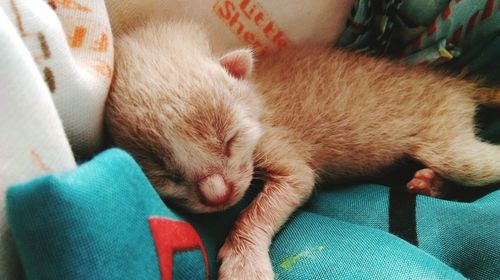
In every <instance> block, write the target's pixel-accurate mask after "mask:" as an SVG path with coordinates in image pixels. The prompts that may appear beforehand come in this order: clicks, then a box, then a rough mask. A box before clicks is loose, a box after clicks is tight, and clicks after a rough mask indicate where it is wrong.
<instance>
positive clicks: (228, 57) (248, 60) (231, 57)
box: [219, 49, 253, 79]
mask: <svg viewBox="0 0 500 280" xmlns="http://www.w3.org/2000/svg"><path fill="white" fill-rule="evenodd" d="M219 62H220V65H222V67H224V69H226V70H227V72H229V74H231V75H232V76H233V77H235V78H237V79H246V78H248V77H249V76H250V74H251V73H252V69H253V55H252V50H250V49H239V50H235V51H231V52H229V53H227V54H225V55H224V56H222V57H221V58H220V59H219Z"/></svg>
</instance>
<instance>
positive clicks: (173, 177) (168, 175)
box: [150, 153, 185, 185]
mask: <svg viewBox="0 0 500 280" xmlns="http://www.w3.org/2000/svg"><path fill="white" fill-rule="evenodd" d="M150 155H151V156H150V159H151V160H152V161H153V162H154V164H155V165H156V166H157V168H158V169H160V170H163V172H162V177H163V178H165V179H167V180H169V181H172V182H173V183H175V184H177V185H180V184H182V183H184V182H185V180H184V176H183V175H182V174H181V172H180V171H177V170H175V169H173V168H172V167H170V166H168V163H166V162H165V161H164V160H163V159H162V158H161V157H160V156H158V155H157V154H155V153H150Z"/></svg>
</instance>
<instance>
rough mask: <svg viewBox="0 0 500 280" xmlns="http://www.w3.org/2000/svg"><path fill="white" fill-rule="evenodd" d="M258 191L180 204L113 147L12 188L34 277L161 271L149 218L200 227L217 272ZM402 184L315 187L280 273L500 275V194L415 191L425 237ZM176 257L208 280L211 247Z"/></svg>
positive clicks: (11, 210)
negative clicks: (206, 206)
mask: <svg viewBox="0 0 500 280" xmlns="http://www.w3.org/2000/svg"><path fill="white" fill-rule="evenodd" d="M258 191H259V189H258V186H255V187H254V188H252V189H251V190H250V191H249V193H248V194H247V195H246V196H245V198H244V199H243V201H242V202H241V203H240V204H239V205H237V206H236V207H234V208H232V209H230V210H228V211H226V212H224V213H214V214H203V215H195V214H187V213H183V212H179V211H177V210H174V211H172V210H170V209H169V208H168V207H167V206H166V205H164V204H163V202H162V201H161V200H160V198H159V197H158V196H157V195H156V193H155V192H154V190H153V188H152V187H151V185H150V184H149V182H148V181H147V180H146V178H145V176H144V175H143V173H142V171H141V170H140V168H139V167H138V165H137V164H136V163H135V161H134V160H133V159H132V158H131V157H130V156H128V155H127V154H126V153H125V152H123V151H121V150H118V149H112V150H109V151H107V152H104V153H103V154H101V155H100V156H98V157H96V158H95V159H93V160H92V161H90V162H88V163H86V164H83V165H82V166H80V167H79V168H78V169H77V170H75V171H72V172H68V173H65V174H60V175H53V176H49V177H43V178H40V179H37V180H35V181H33V182H30V183H27V184H24V185H19V186H14V187H12V188H10V189H9V191H8V196H7V199H8V201H7V202H8V215H9V221H10V223H11V228H12V232H13V236H14V239H15V241H16V245H17V248H18V250H19V253H20V257H21V260H22V263H23V266H24V268H25V270H26V272H27V275H28V277H29V278H30V279H120V278H121V279H159V277H160V274H159V268H158V260H157V256H156V253H155V248H154V245H153V240H152V237H151V232H150V230H149V227H148V225H147V218H148V217H150V216H164V217H170V218H174V219H185V220H187V221H189V222H190V223H192V224H193V226H194V227H195V228H196V230H197V231H198V233H199V234H200V236H201V238H202V240H203V242H204V244H205V248H206V250H207V255H208V259H209V267H210V276H211V278H212V279H215V278H216V271H217V260H216V255H217V250H218V248H219V247H220V246H221V244H222V242H223V240H224V237H225V236H226V234H227V232H228V230H229V229H230V226H231V223H232V222H233V220H234V219H235V218H236V217H237V216H238V214H239V212H240V211H241V210H242V209H243V208H244V207H245V205H247V204H248V202H249V201H250V200H251V199H252V197H253V196H255V194H256V193H257V192H258ZM391 192H392V190H390V189H389V188H388V187H385V186H381V185H358V186H352V187H348V188H340V189H333V190H321V191H318V192H316V193H315V194H314V196H313V197H312V198H311V200H310V201H309V202H308V203H307V204H306V205H305V206H304V207H303V208H301V209H300V210H298V211H297V212H296V213H295V214H294V216H293V217H291V218H290V220H289V221H288V222H287V224H286V225H285V226H284V227H283V229H282V230H281V231H280V232H279V233H278V234H277V236H276V237H275V239H274V240H273V243H272V246H271V251H270V254H271V258H272V263H273V266H274V270H275V272H276V276H277V278H278V279H465V278H470V279H500V258H499V256H500V203H499V201H500V191H496V192H491V193H489V194H487V195H485V196H483V197H482V198H480V199H478V200H476V201H473V202H470V203H464V202H456V201H445V200H440V199H434V198H430V197H425V196H417V197H415V196H413V195H409V196H408V198H409V199H412V198H413V199H414V201H415V207H414V209H413V210H414V211H415V217H414V218H415V223H416V224H415V227H416V228H415V231H416V238H417V239H418V242H417V243H418V244H410V243H409V242H407V241H405V240H403V239H401V238H399V237H397V236H395V235H393V234H391V233H389V232H390V231H391V225H390V223H391V221H390V220H391V218H390V216H391V215H392V214H391V213H392V212H391V211H393V210H390V204H391ZM174 212H175V213H174ZM172 242H174V243H175V240H172ZM416 245H418V246H416ZM173 263H174V271H173V275H174V279H203V278H204V275H205V274H204V264H203V258H201V253H200V251H196V250H195V251H191V252H182V253H177V254H175V255H174V259H173Z"/></svg>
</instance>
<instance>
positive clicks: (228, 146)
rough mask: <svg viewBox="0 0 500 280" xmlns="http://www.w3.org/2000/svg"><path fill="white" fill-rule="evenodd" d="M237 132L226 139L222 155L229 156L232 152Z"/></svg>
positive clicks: (236, 139)
mask: <svg viewBox="0 0 500 280" xmlns="http://www.w3.org/2000/svg"><path fill="white" fill-rule="evenodd" d="M238 138H239V134H238V133H236V134H234V136H233V137H231V138H229V140H227V141H226V144H225V146H224V155H225V156H227V157H231V154H232V152H233V148H234V144H235V143H236V142H237V141H238Z"/></svg>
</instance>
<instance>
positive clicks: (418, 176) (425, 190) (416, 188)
mask: <svg viewBox="0 0 500 280" xmlns="http://www.w3.org/2000/svg"><path fill="white" fill-rule="evenodd" d="M406 187H407V189H408V191H409V192H411V193H417V194H423V195H427V196H432V197H442V196H444V195H445V192H446V190H445V184H444V180H443V178H442V177H441V176H439V175H438V174H437V173H436V172H434V171H433V170H432V169H430V168H425V169H421V170H418V171H417V172H415V175H414V176H413V179H412V180H411V181H410V182H408V184H407V185H406Z"/></svg>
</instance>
